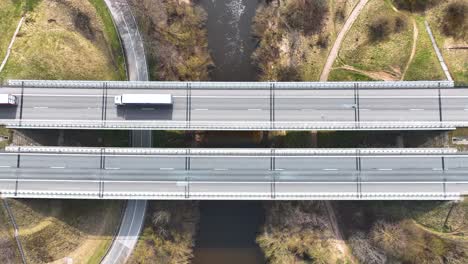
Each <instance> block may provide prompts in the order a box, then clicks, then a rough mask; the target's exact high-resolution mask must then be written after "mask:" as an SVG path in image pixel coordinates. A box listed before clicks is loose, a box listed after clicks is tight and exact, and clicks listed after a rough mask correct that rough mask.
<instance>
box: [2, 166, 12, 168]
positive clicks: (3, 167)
mask: <svg viewBox="0 0 468 264" xmlns="http://www.w3.org/2000/svg"><path fill="white" fill-rule="evenodd" d="M0 168H11V166H5V165H2V166H0Z"/></svg>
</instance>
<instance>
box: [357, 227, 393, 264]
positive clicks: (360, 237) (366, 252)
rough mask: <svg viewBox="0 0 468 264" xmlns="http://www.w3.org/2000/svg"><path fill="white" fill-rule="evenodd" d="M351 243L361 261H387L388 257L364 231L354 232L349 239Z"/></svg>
mask: <svg viewBox="0 0 468 264" xmlns="http://www.w3.org/2000/svg"><path fill="white" fill-rule="evenodd" d="M349 245H350V247H351V249H352V250H353V253H354V255H355V256H356V258H358V259H359V261H360V262H361V263H365V264H383V263H386V261H387V257H386V256H385V255H384V254H383V253H382V252H380V251H379V250H378V249H377V248H375V247H374V246H373V245H372V244H371V243H370V241H369V239H368V237H367V236H366V235H365V234H364V233H363V232H360V231H358V232H356V233H354V234H353V235H352V236H351V238H350V239H349Z"/></svg>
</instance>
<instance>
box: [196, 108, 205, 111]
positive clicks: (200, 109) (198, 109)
mask: <svg viewBox="0 0 468 264" xmlns="http://www.w3.org/2000/svg"><path fill="white" fill-rule="evenodd" d="M195 111H208V108H197V109H195Z"/></svg>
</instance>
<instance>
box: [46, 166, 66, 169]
mask: <svg viewBox="0 0 468 264" xmlns="http://www.w3.org/2000/svg"><path fill="white" fill-rule="evenodd" d="M49 168H51V169H65V167H54V166H52V167H49Z"/></svg>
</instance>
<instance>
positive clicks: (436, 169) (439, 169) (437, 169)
mask: <svg viewBox="0 0 468 264" xmlns="http://www.w3.org/2000/svg"><path fill="white" fill-rule="evenodd" d="M432 170H433V171H441V170H442V168H432Z"/></svg>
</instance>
